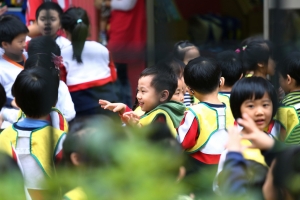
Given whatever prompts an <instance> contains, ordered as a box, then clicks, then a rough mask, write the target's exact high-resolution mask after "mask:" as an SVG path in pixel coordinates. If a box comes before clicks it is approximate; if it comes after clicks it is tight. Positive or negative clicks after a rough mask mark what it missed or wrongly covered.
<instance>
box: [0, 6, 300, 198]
mask: <svg viewBox="0 0 300 200" xmlns="http://www.w3.org/2000/svg"><path fill="white" fill-rule="evenodd" d="M35 17H36V24H37V26H38V28H39V31H40V36H38V37H35V38H32V39H31V38H29V37H28V36H27V35H28V33H29V30H28V29H27V27H26V26H25V25H24V24H23V23H22V22H21V21H20V20H19V19H18V18H16V17H14V16H11V15H3V16H0V47H1V49H2V50H3V53H1V56H0V83H1V84H0V106H1V107H2V109H1V113H0V124H1V129H2V132H1V134H0V159H1V160H0V177H4V174H5V173H7V174H11V173H12V171H14V172H15V173H16V174H17V175H16V177H19V178H16V180H17V181H18V184H20V183H21V185H22V186H21V187H18V189H16V194H15V196H13V197H9V199H25V198H26V199H32V200H40V199H72V200H76V199H101V198H106V199H205V198H208V197H207V196H204V195H207V194H208V193H209V194H210V195H209V198H210V199H225V198H228V197H229V198H233V199H235V198H236V199H268V200H269V199H270V200H273V199H287V200H289V199H295V200H296V199H299V198H300V192H299V191H300V188H299V185H300V182H299V175H300V159H299V156H300V149H299V146H297V145H299V144H300V118H299V117H300V100H299V98H300V93H299V92H300V73H299V71H298V70H300V53H299V52H294V53H290V54H289V55H288V56H287V57H286V58H285V59H284V60H282V61H280V62H277V67H276V62H275V60H276V58H275V57H274V48H273V46H272V43H271V42H270V41H267V40H263V39H251V40H249V41H247V44H245V45H244V44H243V46H242V47H241V48H239V49H237V50H236V51H233V50H227V51H224V52H221V53H218V54H217V55H216V56H215V58H207V57H203V56H201V55H200V51H199V49H198V48H197V47H196V46H195V45H193V44H192V43H190V42H188V41H180V42H178V43H176V44H175V46H174V49H173V51H172V52H171V53H170V55H166V58H165V59H164V60H162V61H160V62H158V63H157V64H155V65H154V66H151V67H148V68H146V69H144V70H143V71H142V73H141V74H140V77H139V80H138V87H137V91H136V102H135V105H134V107H133V108H130V107H129V106H127V105H126V104H124V103H120V102H119V100H118V97H117V95H116V90H115V81H116V79H117V71H116V68H115V65H114V62H113V57H112V56H110V54H109V50H108V49H107V48H106V47H105V46H103V45H101V44H99V43H97V42H94V41H88V40H87V38H88V35H89V26H90V23H89V18H88V14H87V12H86V11H85V10H84V9H82V8H78V7H72V8H69V9H68V10H66V11H65V12H63V10H62V9H61V8H60V6H59V5H58V4H56V3H53V2H45V3H43V4H41V5H40V6H39V7H38V8H37V11H36V15H35ZM60 29H63V30H64V31H65V35H66V37H63V36H58V35H57V32H58V30H60ZM276 69H277V71H278V72H279V83H280V88H275V87H274V86H273V85H272V83H271V82H270V81H269V80H268V77H269V76H273V75H274V74H275V72H276ZM282 94H285V96H284V95H282ZM69 125H70V128H69ZM10 167H11V170H8V169H9V168H10ZM211 173H212V174H211ZM20 174H21V175H20ZM207 174H209V175H207ZM11 176H12V175H11ZM20 177H21V178H20ZM1 180H2V178H1ZM3 180H5V181H7V180H8V179H7V178H5V177H4V178H3ZM68 180H69V182H68ZM115 180H117V181H115ZM191 180H193V181H191ZM114 181H115V182H114ZM3 183H4V182H3ZM7 184H10V183H9V181H7ZM18 184H16V185H18ZM203 184H204V185H205V186H203ZM1 188H2V186H0V191H2V190H1ZM3 188H4V187H3ZM20 188H21V189H20ZM144 188H146V189H147V191H148V193H147V192H145V191H146V190H143V189H144ZM136 190H138V191H139V192H134V191H136ZM149 191H150V192H149ZM162 191H163V192H162ZM143 192H145V193H143ZM20 196H21V197H20ZM3 198H4V197H3Z"/></svg>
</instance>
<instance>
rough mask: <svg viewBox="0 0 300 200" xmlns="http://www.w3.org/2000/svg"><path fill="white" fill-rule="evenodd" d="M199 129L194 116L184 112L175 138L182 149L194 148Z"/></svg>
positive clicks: (189, 112)
mask: <svg viewBox="0 0 300 200" xmlns="http://www.w3.org/2000/svg"><path fill="white" fill-rule="evenodd" d="M199 128H200V127H198V122H197V119H196V117H195V116H194V114H193V113H192V112H191V111H188V112H186V113H185V116H184V118H183V120H182V121H181V123H180V125H179V127H178V129H177V138H178V141H179V142H180V144H181V146H182V148H183V149H190V148H192V147H194V146H195V144H196V142H197V139H198V133H199V130H198V129H199Z"/></svg>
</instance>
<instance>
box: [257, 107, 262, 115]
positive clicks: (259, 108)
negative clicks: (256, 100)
mask: <svg viewBox="0 0 300 200" xmlns="http://www.w3.org/2000/svg"><path fill="white" fill-rule="evenodd" d="M255 114H256V115H263V114H264V111H263V108H261V107H257V108H256V110H255Z"/></svg>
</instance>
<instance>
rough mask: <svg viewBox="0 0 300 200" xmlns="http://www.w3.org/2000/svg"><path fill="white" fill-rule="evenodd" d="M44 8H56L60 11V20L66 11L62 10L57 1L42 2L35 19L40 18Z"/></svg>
mask: <svg viewBox="0 0 300 200" xmlns="http://www.w3.org/2000/svg"><path fill="white" fill-rule="evenodd" d="M42 10H55V11H56V12H58V16H59V20H60V21H61V17H62V14H63V13H64V11H63V10H62V8H61V7H60V6H59V5H58V4H57V3H54V2H51V1H47V2H44V3H42V4H41V5H40V6H39V7H38V8H37V10H36V11H35V19H36V20H37V19H38V17H39V15H40V12H41V11H42Z"/></svg>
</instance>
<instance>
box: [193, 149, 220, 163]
mask: <svg viewBox="0 0 300 200" xmlns="http://www.w3.org/2000/svg"><path fill="white" fill-rule="evenodd" d="M191 156H192V157H193V158H195V159H196V160H199V161H200V162H202V163H205V164H209V165H213V164H218V163H219V160H220V156H221V154H205V153H203V152H201V151H197V152H196V153H193V154H191Z"/></svg>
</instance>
